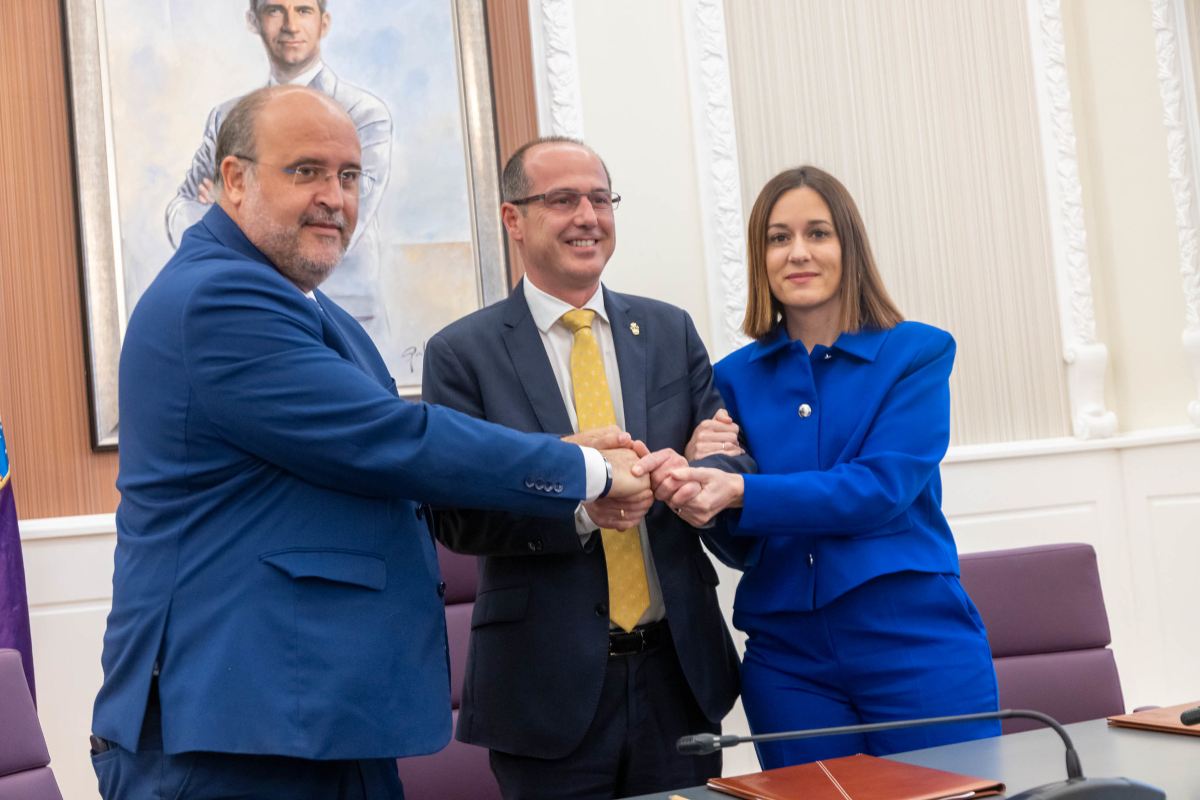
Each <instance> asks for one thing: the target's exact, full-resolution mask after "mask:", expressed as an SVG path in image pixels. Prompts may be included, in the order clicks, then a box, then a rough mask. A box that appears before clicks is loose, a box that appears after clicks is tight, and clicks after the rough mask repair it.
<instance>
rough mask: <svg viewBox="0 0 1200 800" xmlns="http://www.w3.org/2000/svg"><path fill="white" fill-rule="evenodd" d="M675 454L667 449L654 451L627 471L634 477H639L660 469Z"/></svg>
mask: <svg viewBox="0 0 1200 800" xmlns="http://www.w3.org/2000/svg"><path fill="white" fill-rule="evenodd" d="M674 454H675V451H674V450H672V449H671V448H669V447H664V448H663V449H662V450H655V451H654V452H653V453H650V454H648V455H645V456H642V458H640V459H638V461H637V462H635V463H634V465H633V466H632V467H630V469H629V471H630V473H632V474H633V475H634V476H635V477H641V476H642V475H646V474H648V473H651V472H654V470H656V469H658V468H659V467H661V466H662V465H663V464H665V463H666V461H667V459H669V458H670V457H671V456H673V455H674Z"/></svg>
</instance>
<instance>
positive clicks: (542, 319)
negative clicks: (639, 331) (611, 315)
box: [521, 275, 608, 333]
mask: <svg viewBox="0 0 1200 800" xmlns="http://www.w3.org/2000/svg"><path fill="white" fill-rule="evenodd" d="M521 283H522V284H523V285H524V287H525V302H526V303H528V304H529V313H530V314H531V315H532V316H533V324H535V325H537V327H538V330H540V331H541V332H542V333H548V332H549V331H550V329H551V328H552V327H554V323H556V322H558V320H559V318H560V317H562V315H563V314H565V313H567V312H568V311H570V310H572V309H573V308H575V306H573V305H571V304H570V303H566V302H563V301H562V300H559V299H558V298H557V297H555V296H554V295H552V294H548V293H546V292H543V291H542V290H541V289H539V288H538V287H536V286H534V285H533V281H531V280H529V276H528V275H526V276H525V280H523V281H521ZM580 308H590V309H591V310H592V311H595V312H596V316H597V317H599V318H600V319H602V320H604V321H605V322H608V312H607V311H605V309H604V292H603V290H602V289H601V288H600V286H597V287H596V292H595V294H593V295H592V296H591V297H590V298H588V301H587V302H586V303H584V304H583V305H582V306H580Z"/></svg>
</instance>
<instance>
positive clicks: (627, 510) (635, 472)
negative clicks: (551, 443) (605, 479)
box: [563, 409, 744, 530]
mask: <svg viewBox="0 0 1200 800" xmlns="http://www.w3.org/2000/svg"><path fill="white" fill-rule="evenodd" d="M737 436H738V426H737V423H735V422H734V421H733V419H732V418H730V416H729V414H728V413H726V411H725V409H721V410H719V411H718V412H717V413H716V414H715V415H714V416H713V418H712V419H707V420H704V421H703V422H701V423H700V424H699V425H698V426H697V427H696V430H695V431H694V432H693V433H692V438H691V440H690V441H689V442H688V444H687V446H686V447H685V448H684V452H683V454H682V455H681V454H679V453H677V452H676V451H675V450H673V449H672V448H669V447H666V448H663V449H662V450H656V451H654V452H650V450H649V448H647V447H646V445H645V444H644V443H643V442H641V441H639V440H637V439H634V438H633V437H632V436H630V435H629V434H628V433H626V432H625V431H622V430H621V429H620V428H618V427H617V426H616V425H609V426H607V427H604V428H596V429H594V430H590V431H584V432H581V433H577V434H575V435H573V436H567V437H564V439H563V441H567V442H571V443H573V444H578V445H582V446H584V447H594V448H595V449H597V450H599V451H600V452H601V453H603V455H604V457H605V458H606V459H608V462H609V464H611V465H612V472H613V483H612V488H611V489H610V490H609V493H608V495H606V496H605V497H603V498H601V499H599V500H594V501H592V502H591V503H585V504H584V508H585V509H586V510H587V513H588V516H589V517H591V519H592V522H594V523H595V524H596V525H597V526H598V527H601V528H612V529H615V530H626V529H629V528H634V527H637V525H638V524H639V523H640V522H641V521H642V519H643V518H644V517H645V516H646V513H647V512H648V511H649V510H650V507H651V506H652V505H654V501H655V500H661V501H663V502H664V503H666V504H667V505H668V506H670V508H671V510H672V511H674V512H675V513H676V514H678V515H679V516H680V517H681V518H683V519H684V520H685V521H686V522H688V523H689V524H691V525H695V526H701V525H706V524H708V522H709V521H710V520H711V519H712V518H713V517H714V516H716V515H717V514H718V513H719V512H720V511H722V510H723V509H725V508H728V507H730V506H732V505H734V504H735V502H734V500H733V498H732V497H731V496H730V494H731V490H732V489H734V488H736V492H733V494H736V501H737V502H736V505H740V504H741V503H740V499H741V486H742V479H741V475H736V474H731V473H726V472H722V471H721V470H715V469H693V468H691V467H690V466H689V465H688V461H689V460H693V459H697V458H705V457H706V456H710V455H728V456H740V455H742V453H743V452H744V451H743V450H742V448H741V446H740V445H739V444H738V438H737ZM730 478H733V479H735V481H733V482H731V481H729V480H728V479H730ZM734 484H736V486H735V485H734Z"/></svg>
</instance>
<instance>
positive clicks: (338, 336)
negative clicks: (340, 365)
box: [316, 292, 371, 375]
mask: <svg viewBox="0 0 1200 800" xmlns="http://www.w3.org/2000/svg"><path fill="white" fill-rule="evenodd" d="M316 296H317V307H318V308H319V309H320V310H321V338H322V339H323V340H324V341H325V344H326V345H328V346H329V348H330V349H331V350H333V351H334V352H336V353H337V354H338V355H339V356H341V357H342V358H344V359H346V360H347V361H349V362H350V363H352V364H354V365H355V366H357V367H358V368H359V369H361V370H362V371H363V372H365V373H367V374H368V375H370V374H371V370H369V369H368V368H367V365H366V364H364V363H363V362H362V360H361V359H360V358H359V357H358V356H357V354H356V353H355V352H354V348H353V347H351V346H350V342H349V340H348V339H347V338H346V336H345V334H343V333H342V329H341V327H339V326H338V324H337V322H335V321H334V319H333V315H332V314H330V313H329V310H328V309H327V308H326V306H325V303H326V302H328V300H327V299H326V298H325V295H323V294H321V293H319V292H318V293H317V294H316Z"/></svg>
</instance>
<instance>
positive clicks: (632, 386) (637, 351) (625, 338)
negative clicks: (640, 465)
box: [604, 289, 653, 442]
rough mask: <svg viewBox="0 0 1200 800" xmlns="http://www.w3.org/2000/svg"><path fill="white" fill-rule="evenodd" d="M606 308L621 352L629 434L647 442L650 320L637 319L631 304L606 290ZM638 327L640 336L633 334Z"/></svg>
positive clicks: (618, 363)
mask: <svg viewBox="0 0 1200 800" xmlns="http://www.w3.org/2000/svg"><path fill="white" fill-rule="evenodd" d="M604 308H605V310H606V311H608V321H609V324H610V325H611V326H612V337H613V347H614V348H616V351H617V369H618V370H619V371H620V373H621V402H622V403H623V404H624V406H625V430H627V431H629V433H630V435H631V436H633V438H635V439H641V440H642V441H643V442H644V441H646V433H647V431H646V428H647V420H646V336H649V335H652V334H653V331H646V332H645V335H642V334H641V326H643V325H645V324H646V320H638V319H635V318H634V316H633V310H632V309H631V308H630V306H629V303H628V302H627V301H626V300H625V298H624V297H622V296H621V295H619V294H617V293H615V292H610V291H609V290H608V289H604ZM633 325H637V326H638V327H637V330H638V331H639V335H637V336H635V335H634V334H633V331H634V328H633V327H631V326H633Z"/></svg>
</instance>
